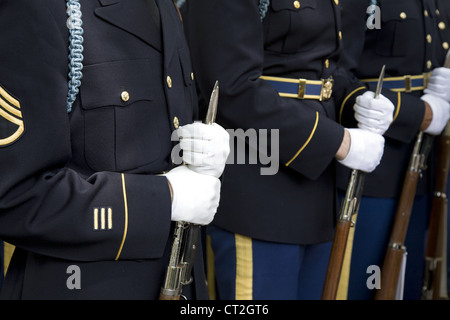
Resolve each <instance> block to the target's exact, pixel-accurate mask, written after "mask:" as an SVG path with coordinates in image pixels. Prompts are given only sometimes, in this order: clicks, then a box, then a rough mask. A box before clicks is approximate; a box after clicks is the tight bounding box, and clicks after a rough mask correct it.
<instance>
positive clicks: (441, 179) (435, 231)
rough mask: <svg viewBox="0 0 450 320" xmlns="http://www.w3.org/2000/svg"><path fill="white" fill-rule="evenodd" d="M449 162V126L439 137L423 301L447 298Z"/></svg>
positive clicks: (426, 253) (449, 125)
mask: <svg viewBox="0 0 450 320" xmlns="http://www.w3.org/2000/svg"><path fill="white" fill-rule="evenodd" d="M449 163H450V123H447V126H446V127H445V130H444V132H443V134H442V136H441V141H440V151H439V160H438V166H437V168H436V185H435V192H434V196H433V202H432V207H431V213H430V222H429V225H428V239H427V247H426V252H425V273H424V283H423V288H422V300H432V299H433V300H438V299H448V293H447V273H446V272H447V270H446V266H447V263H446V262H447V205H448V204H447V201H448V200H447V196H446V189H447V178H448V170H449Z"/></svg>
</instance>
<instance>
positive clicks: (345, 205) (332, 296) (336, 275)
mask: <svg viewBox="0 0 450 320" xmlns="http://www.w3.org/2000/svg"><path fill="white" fill-rule="evenodd" d="M364 177H365V173H364V172H362V171H359V170H352V173H351V176H350V181H349V184H348V187H347V191H346V194H345V198H344V199H343V200H342V205H341V210H340V214H339V220H338V222H337V225H336V231H335V233H334V238H333V244H332V247H331V252H330V258H329V261H328V269H327V274H326V277H325V284H324V287H323V290H322V300H336V295H337V291H338V286H339V280H340V277H341V271H342V265H343V263H344V256H345V249H346V247H347V239H348V235H349V232H350V227H352V224H353V222H352V217H353V216H354V215H355V214H357V212H358V209H359V202H360V200H361V195H362V189H363V185H364Z"/></svg>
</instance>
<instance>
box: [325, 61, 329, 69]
mask: <svg viewBox="0 0 450 320" xmlns="http://www.w3.org/2000/svg"><path fill="white" fill-rule="evenodd" d="M329 66H330V60H328V59H327V60H325V68H327V69H328V67H329Z"/></svg>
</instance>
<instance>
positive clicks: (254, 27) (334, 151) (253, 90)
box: [183, 0, 394, 299]
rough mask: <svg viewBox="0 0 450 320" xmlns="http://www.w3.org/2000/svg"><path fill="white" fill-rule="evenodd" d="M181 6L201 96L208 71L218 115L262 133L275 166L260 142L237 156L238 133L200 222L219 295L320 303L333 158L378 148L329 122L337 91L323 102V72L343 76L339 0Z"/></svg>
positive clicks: (332, 210)
mask: <svg viewBox="0 0 450 320" xmlns="http://www.w3.org/2000/svg"><path fill="white" fill-rule="evenodd" d="M183 10H184V11H183V12H184V21H185V29H186V32H187V35H188V41H189V45H190V48H191V50H192V51H191V52H192V58H193V65H194V69H195V70H196V74H198V77H197V80H198V84H199V90H200V93H201V94H202V96H203V99H207V91H208V88H209V87H211V85H212V84H213V83H214V81H215V79H218V80H219V82H220V84H221V86H220V89H221V91H220V97H221V100H220V103H219V106H220V107H219V110H218V118H217V121H218V122H219V123H220V124H221V125H223V126H224V127H226V128H230V129H234V130H236V129H241V130H243V131H244V132H247V131H251V130H254V131H257V133H260V135H258V136H257V138H258V139H259V142H260V141H261V140H264V139H265V138H266V137H265V136H264V134H265V133H266V132H268V133H269V134H270V139H269V138H268V139H267V140H270V143H271V146H272V148H271V149H270V150H272V151H273V150H276V151H274V152H273V153H276V155H277V156H279V160H280V163H282V165H281V166H280V167H279V170H277V172H276V173H274V172H273V173H271V174H263V173H264V172H266V171H264V170H263V169H267V167H269V165H268V164H267V162H265V159H264V157H267V156H268V155H269V154H268V153H265V151H266V150H265V149H266V148H262V147H260V148H259V150H258V153H256V154H257V156H258V157H259V159H263V161H260V162H259V163H257V164H252V163H251V160H252V159H251V158H249V157H250V156H251V155H252V154H253V155H254V154H255V153H254V152H253V151H252V150H254V149H251V150H250V148H254V147H255V143H252V142H251V141H249V142H248V145H247V147H245V150H244V151H245V152H246V158H245V159H246V161H245V163H244V164H241V163H239V156H242V152H244V151H243V150H242V148H240V147H239V146H241V144H239V143H240V142H241V141H242V140H243V139H246V138H245V137H240V136H238V135H236V137H235V138H236V144H234V145H233V147H234V149H232V152H233V154H234V156H235V158H232V159H231V161H232V162H231V163H230V161H229V162H228V163H229V165H228V166H227V169H226V170H225V173H224V176H223V180H222V195H221V203H220V206H219V210H218V213H217V215H216V216H215V219H214V221H213V225H211V226H210V227H208V234H209V236H210V239H211V242H212V249H213V253H214V258H215V274H216V280H217V289H218V290H217V293H218V297H219V298H220V299H319V298H320V296H321V292H322V287H323V281H324V277H325V271H326V268H327V263H328V256H329V250H330V247H331V239H332V236H333V228H334V223H335V220H336V206H337V200H336V197H335V196H336V189H335V160H336V159H337V160H338V161H339V162H340V163H342V164H343V165H345V166H348V167H350V168H352V169H360V170H363V171H365V172H370V171H372V170H373V169H374V168H375V167H376V165H377V163H378V162H379V160H380V158H381V156H382V153H383V141H382V140H380V139H379V138H380V137H381V135H379V134H376V133H372V132H371V131H370V130H365V129H352V130H348V129H346V128H344V127H343V126H342V125H340V124H338V123H337V122H336V119H337V112H338V111H336V106H337V104H336V103H335V102H334V101H335V100H336V101H341V99H342V98H343V97H342V96H335V97H334V99H333V95H334V94H333V95H332V91H333V92H334V87H333V86H334V85H336V82H334V83H333V77H334V76H335V74H336V73H338V72H344V73H345V71H343V70H340V69H339V67H338V64H337V63H338V60H339V57H340V52H341V49H342V32H341V29H340V5H339V1H338V0H328V1H287V2H286V1H277V0H273V1H260V2H258V1H255V0H235V1H209V0H208V1H207V0H189V1H187V2H186V4H185V6H184V7H183ZM367 103H373V104H376V105H377V106H376V108H377V109H383V108H385V109H387V110H391V113H392V110H393V108H394V107H393V105H392V104H391V103H390V102H389V101H387V99H380V100H379V101H374V99H372V100H371V101H368V102H367ZM391 107H392V108H391ZM352 117H353V115H352ZM390 118H392V114H389V112H387V113H386V114H385V115H384V116H381V126H387V125H389V123H390ZM254 131H252V132H254ZM247 138H248V137H247ZM349 138H351V142H350V139H349ZM264 141H266V140H264ZM350 143H351V147H350V149H349V152H347V151H346V150H347V147H346V146H348V144H350ZM257 144H258V143H256V145H257ZM259 145H260V146H261V144H259ZM274 146H276V148H275V147H274ZM278 151H279V153H278ZM273 153H272V154H271V156H272V157H273V156H274V154H273ZM241 162H242V161H241Z"/></svg>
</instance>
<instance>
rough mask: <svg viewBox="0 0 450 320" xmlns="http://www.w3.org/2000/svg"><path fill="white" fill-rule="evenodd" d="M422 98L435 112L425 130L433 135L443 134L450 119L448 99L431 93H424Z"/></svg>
mask: <svg viewBox="0 0 450 320" xmlns="http://www.w3.org/2000/svg"><path fill="white" fill-rule="evenodd" d="M420 99H422V100H423V101H425V102H427V103H428V105H429V106H430V108H431V111H432V112H433V118H432V119H431V123H430V125H429V126H428V128H426V129H425V130H423V132H425V133H428V134H431V135H439V134H441V132H442V130H444V127H445V125H446V124H447V121H448V119H449V113H450V104H449V103H448V102H447V101H446V100H443V99H442V98H440V97H438V96H435V95H434V94H429V93H427V94H424V95H423V96H422V97H421V98H420Z"/></svg>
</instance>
